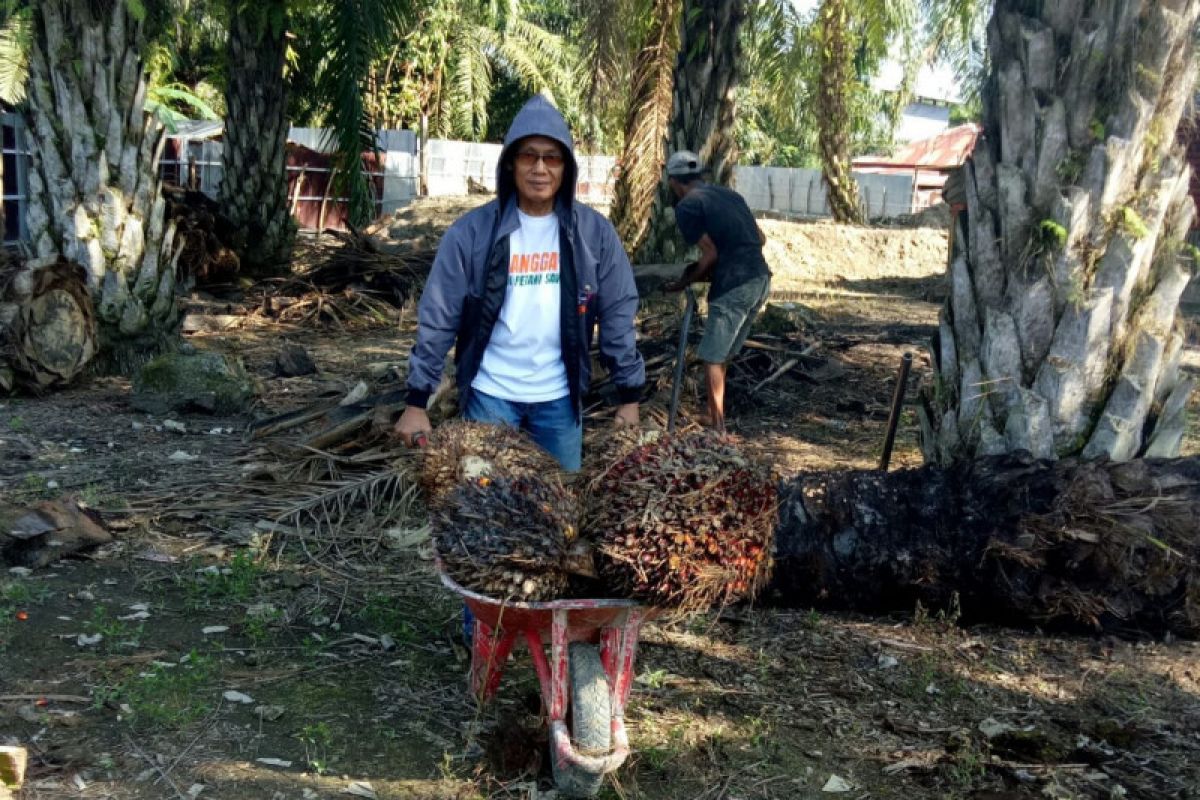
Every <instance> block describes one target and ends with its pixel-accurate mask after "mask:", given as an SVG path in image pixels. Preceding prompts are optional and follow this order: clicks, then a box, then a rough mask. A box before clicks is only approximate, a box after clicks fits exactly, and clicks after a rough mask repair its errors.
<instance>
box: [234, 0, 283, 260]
mask: <svg viewBox="0 0 1200 800" xmlns="http://www.w3.org/2000/svg"><path fill="white" fill-rule="evenodd" d="M227 10H228V14H229V34H228V46H227V50H226V58H227V63H228V71H229V77H228V80H227V82H226V85H225V107H226V112H225V135H224V138H223V142H222V149H221V160H222V162H223V172H222V174H223V175H224V176H226V177H225V178H224V179H223V180H222V181H221V190H220V201H221V206H222V210H223V212H224V213H225V215H226V216H227V217H228V218H229V220H230V222H231V223H232V224H233V225H234V226H235V231H236V233H235V236H236V240H235V242H234V244H235V247H236V249H237V250H238V252H239V254H240V255H241V257H242V266H243V268H244V269H246V270H247V271H249V272H252V273H253V272H264V271H266V272H270V271H277V270H278V269H279V267H280V265H283V264H285V263H286V262H287V260H288V258H289V257H290V255H291V250H292V241H293V239H294V237H295V232H296V225H295V222H294V221H293V220H292V215H291V213H290V211H289V209H288V202H287V199H288V198H287V172H286V170H287V165H286V150H285V148H286V145H287V132H288V120H287V96H286V92H285V88H284V76H283V70H284V60H285V58H286V54H287V40H286V38H285V34H286V32H287V16H288V14H287V0H269V1H267V2H251V1H250V0H228V6H227Z"/></svg>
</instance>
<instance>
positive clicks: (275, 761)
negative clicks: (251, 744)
mask: <svg viewBox="0 0 1200 800" xmlns="http://www.w3.org/2000/svg"><path fill="white" fill-rule="evenodd" d="M254 760H255V761H257V762H258V763H259V764H266V765H267V766H268V767H290V766H291V765H292V762H290V761H288V760H286V759H283V758H256V759H254Z"/></svg>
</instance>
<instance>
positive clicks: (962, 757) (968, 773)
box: [943, 741, 988, 790]
mask: <svg viewBox="0 0 1200 800" xmlns="http://www.w3.org/2000/svg"><path fill="white" fill-rule="evenodd" d="M987 764H988V756H987V754H986V753H984V752H983V751H982V750H980V749H979V748H978V747H977V746H976V745H975V743H974V742H973V741H971V742H967V744H966V745H965V746H964V747H962V749H960V750H958V751H957V752H956V753H955V754H954V760H953V761H951V762H950V763H949V764H946V765H945V767H944V768H943V773H944V775H945V777H946V780H947V781H948V782H949V783H950V784H951V785H952V786H954V787H956V788H958V789H962V790H967V789H970V788H971V787H972V786H974V785H975V783H976V782H978V781H979V780H981V779H982V778H983V777H984V776H985V775H986V774H987Z"/></svg>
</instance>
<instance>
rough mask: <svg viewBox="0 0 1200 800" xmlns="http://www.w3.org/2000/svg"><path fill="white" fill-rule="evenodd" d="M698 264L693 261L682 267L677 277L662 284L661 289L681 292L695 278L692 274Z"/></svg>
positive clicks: (694, 272)
mask: <svg viewBox="0 0 1200 800" xmlns="http://www.w3.org/2000/svg"><path fill="white" fill-rule="evenodd" d="M699 266H700V265H699V264H698V263H697V262H695V261H693V262H692V263H690V264H688V265H687V266H686V267H684V269H683V273H682V274H681V275H680V276H679V277H678V278H677V279H675V280H673V281H671V282H669V283H666V284H663V291H667V292H682V291H683V290H684V289H686V288H687V287H688V286H690V285H691V284H692V282H693V281H694V280H695V278H694V277H693V276H694V275H695V274H696V270H697V268H698V267H699Z"/></svg>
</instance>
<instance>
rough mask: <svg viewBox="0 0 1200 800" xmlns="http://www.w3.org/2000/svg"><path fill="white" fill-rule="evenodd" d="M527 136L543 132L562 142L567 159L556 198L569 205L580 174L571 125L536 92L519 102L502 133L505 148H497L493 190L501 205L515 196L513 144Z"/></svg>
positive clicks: (552, 105) (540, 134) (546, 135)
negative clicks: (509, 123)
mask: <svg viewBox="0 0 1200 800" xmlns="http://www.w3.org/2000/svg"><path fill="white" fill-rule="evenodd" d="M529 136H545V137H546V138H548V139H553V140H554V141H556V142H558V143H559V144H560V145H562V148H563V155H564V156H565V158H566V162H565V164H564V166H563V180H562V186H561V187H560V188H559V190H558V199H559V200H560V201H562V202H563V203H565V204H566V205H568V206H569V205H570V204H571V203H572V202H574V200H575V180H576V178H577V177H578V175H579V168H578V166H577V165H576V163H575V146H574V144H573V143H572V141H571V129H570V127H569V126H568V125H567V121H566V119H564V118H563V115H562V112H560V111H559V110H558V109H557V108H555V107H554V104H553V103H551V102H550V101H549V100H547V99H546V98H545V97H544V96H542V95H540V94H535V95H534V96H533V97H531V98H529V101H528V102H526V103H525V105H523V106H521V110H520V111H518V112H517V116H515V117H513V121H512V125H510V126H509V128H508V133H507V134H505V136H504V149H503V150H502V151H501V152H500V161H499V163H498V164H497V165H496V194H497V195H498V196H499V198H500V203H501V205H503V204H504V203H506V202H507V201H508V198H510V197H515V196H516V193H517V183H516V179H515V178H513V172H512V168H511V167H512V161H513V157H514V154H515V152H516V150H515V147H514V145H516V144H517V142H519V141H521V140H522V139H524V138H526V137H529Z"/></svg>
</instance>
